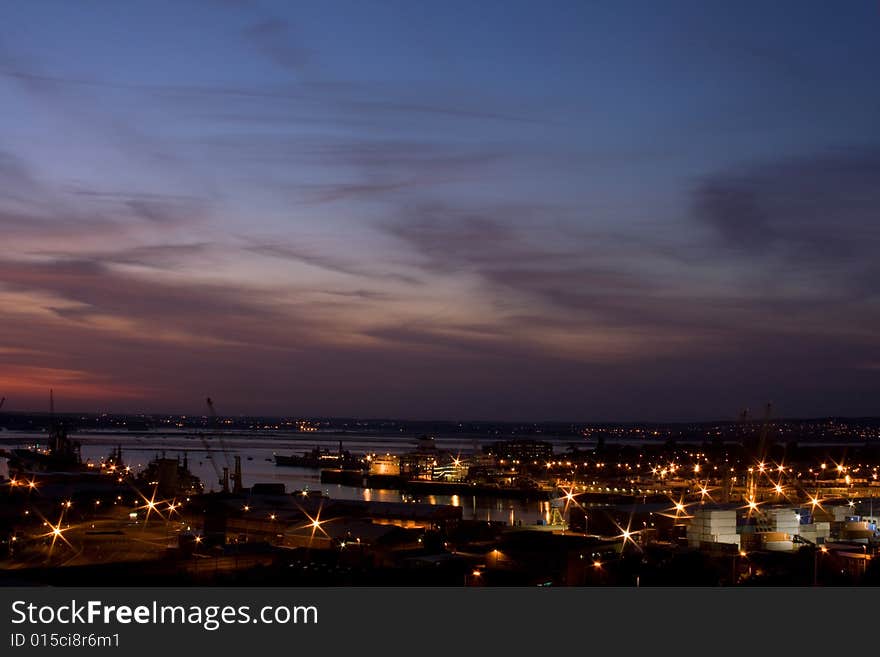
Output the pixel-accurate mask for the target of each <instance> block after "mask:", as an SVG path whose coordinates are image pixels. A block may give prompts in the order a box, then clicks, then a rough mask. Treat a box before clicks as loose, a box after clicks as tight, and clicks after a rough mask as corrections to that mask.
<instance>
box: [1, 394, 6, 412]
mask: <svg viewBox="0 0 880 657" xmlns="http://www.w3.org/2000/svg"><path fill="white" fill-rule="evenodd" d="M5 403H6V397H2V398H0V410H3V404H5Z"/></svg>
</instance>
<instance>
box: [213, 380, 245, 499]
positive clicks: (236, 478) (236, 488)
mask: <svg viewBox="0 0 880 657" xmlns="http://www.w3.org/2000/svg"><path fill="white" fill-rule="evenodd" d="M205 403H206V404H207V406H208V421H209V422H210V424H211V425H213V427H214V430H215V435H216V436H217V440H218V441H219V443H220V448H221V450H222V451H223V458H224V460H225V461H226V466H225V467H224V468H223V474H222V475H221V477H220V485H221V486H222V487H223V492H229V480H230V478H231V479H232V492H234V493H240V492H241V491H242V483H241V457H240V456H238V455H236V456H235V468H234V470H233V472H232V475H231V476H230V474H229V449H228V447H227V446H226V443H225V442H224V441H223V433H222V432H221V431H219V429H218V427H217V410H216V409H215V408H214V400H213V399H211V398H210V397H205Z"/></svg>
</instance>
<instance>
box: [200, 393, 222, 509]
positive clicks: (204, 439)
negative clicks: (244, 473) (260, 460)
mask: <svg viewBox="0 0 880 657" xmlns="http://www.w3.org/2000/svg"><path fill="white" fill-rule="evenodd" d="M208 408H209V409H210V408H212V403H211V398H210V397H209V398H208ZM209 422H210V420H209ZM198 435H199V439H200V440H201V441H202V446H203V447H204V448H205V452H206V453H207V457H206V458H207V459H208V460H209V461H210V462H211V466H212V467H213V468H214V474H215V475H216V476H217V483H219V484H220V490H221V491H222V492H224V493H228V492H229V468H228V467H226V468H223V471H222V472H221V470H220V466H219V465H217V459H216V458H214V452H213V451H212V450H211V443H210V442H209V441H208V435H207V433H206V432H205V431H199V432H198ZM224 456H225V454H224ZM225 458H226V459H227V463H228V459H229V457H228V456H225Z"/></svg>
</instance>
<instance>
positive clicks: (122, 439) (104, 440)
mask: <svg viewBox="0 0 880 657" xmlns="http://www.w3.org/2000/svg"><path fill="white" fill-rule="evenodd" d="M4 433H5V436H4V437H7V438H19V437H20V438H21V439H22V440H21V443H20V444H19V446H22V447H23V446H27V445H34V444H38V443H40V442H41V441H42V444H45V436H40V435H38V434H13V433H12V432H4ZM76 440H78V441H80V442H81V443H82V457H83V460H91V461H93V462H98V461H100V460H101V459H102V458H105V457H107V456H108V455H109V454H110V452H111V451H112V450H113V449H114V448H115V447H116V446H117V445H120V446H121V447H122V456H123V459H124V460H125V462H126V464H127V465H129V466H131V467H132V468H134V469H135V470H140V469H142V468H143V467H145V466H146V464H147V463H148V462H149V461H150V460H151V459H153V458H155V457H156V456H157V455H163V454H164V456H166V457H170V458H174V457H178V456H179V457H180V458H181V459H182V458H183V455H184V454H186V455H187V456H188V458H189V468H190V470H191V471H192V472H193V473H194V474H195V475H196V476H197V477H199V478H200V479H201V480H202V482H203V483H204V485H205V489H206V490H212V489H213V490H218V489H219V487H220V485H219V482H218V478H217V474H216V472H215V470H214V467H213V465H212V463H211V460H210V459H208V458H207V456H208V454H209V452H208V451H206V450H205V448H204V447H203V445H202V442H201V441H200V440H199V439H198V438H189V437H187V435H184V434H180V435H173V434H172V435H168V434H163V435H159V436H154V435H134V436H132V435H130V434H101V433H82V434H77V435H76ZM436 442H437V447H438V448H439V449H447V450H450V451H453V452H456V453H460V454H468V453H472V452H473V449H474V447H473V441H462V440H445V441H444V440H443V439H437V441H436ZM210 443H211V446H212V450H211V452H210V454H211V455H212V456H213V458H214V460H215V462H216V464H217V467H219V468H221V469H222V468H223V467H224V466H227V459H226V457H225V456H224V455H223V453H222V451H221V450H220V446H219V444H218V442H217V441H216V439H215V438H212V439H210ZM224 444H225V446H226V447H227V456H228V467H229V469H230V471H232V467H233V463H234V459H233V457H234V456H235V455H236V454H237V455H239V456H241V469H242V479H243V484H244V486H246V487H248V486H251V485H252V484H254V483H267V482H272V483H283V484H285V485H286V486H287V491H288V492H291V491H294V490H303V489H305V490H320V491H321V492H323V493H324V494H325V495H327V496H328V497H330V498H335V499H347V500H372V501H379V502H401V501H416V502H423V503H427V504H452V505H454V506H459V507H462V514H463V517H464V518H465V519H473V520H493V521H502V522H506V523H508V524H513V523H515V522H522V523H523V524H534V523H536V522H538V521H539V520H541V521H544V522H546V521H547V520H548V519H549V517H550V503H549V502H547V501H537V500H536V501H531V502H528V501H523V500H509V499H496V498H482V497H476V496H473V495H425V496H421V497H417V496H412V495H407V494H402V493H400V492H399V491H396V490H386V489H378V488H357V487H353V486H343V485H340V484H322V483H321V480H320V473H319V471H318V470H312V469H308V468H288V467H278V466H276V465H275V462H274V458H273V455H274V454H275V453H276V452H277V453H279V454H300V453H302V452H304V451H308V450H311V449H312V448H313V447H315V446H320V447H323V448H335V447H336V446H337V445H338V438H332V439H322V438H321V437H320V436H319V437H312V436H308V437H304V438H300V437H299V436H295V437H282V438H277V439H269V440H267V439H265V438H263V437H258V438H246V437H243V436H226V437H224ZM414 444H415V443H414V442H413V441H410V440H401V439H400V438H398V437H381V436H380V437H375V438H373V437H370V438H369V439H363V438H360V437H358V438H356V439H352V440H350V441H348V440H347V441H345V442H344V443H343V448H344V449H347V450H350V451H352V452H356V453H364V452H378V453H385V452H389V453H401V452H406V451H409V450H411V449H412V447H413V446H414ZM0 474H2V475H3V476H8V471H7V467H6V460H5V459H0Z"/></svg>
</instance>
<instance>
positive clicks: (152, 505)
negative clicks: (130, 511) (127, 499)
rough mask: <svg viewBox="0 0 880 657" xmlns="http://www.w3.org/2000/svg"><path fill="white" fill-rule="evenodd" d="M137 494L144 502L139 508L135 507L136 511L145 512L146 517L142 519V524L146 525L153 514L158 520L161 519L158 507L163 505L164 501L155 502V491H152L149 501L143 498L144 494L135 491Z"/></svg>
mask: <svg viewBox="0 0 880 657" xmlns="http://www.w3.org/2000/svg"><path fill="white" fill-rule="evenodd" d="M137 494H138V495H139V496H140V498H141V499H142V500H143V501H144V503H143V504H142V505H141V506H139V507H137V508H138V510H140V509H146V511H147V515H146V517H145V518H144V524H146V523H147V522H148V521H149V519H150V514H151V513H153V512H155V513H156V515H158V516H159V517H160V518H161V517H162V512H161V511H160V510H159V505H160V504H165V503H166V500H156V489H155V488H154V489H153V494H152V495H151V496H150V498H149V499H147V498H146V496H144V494H143V493H141V492H140V491H137ZM172 504H173V502H172Z"/></svg>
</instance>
